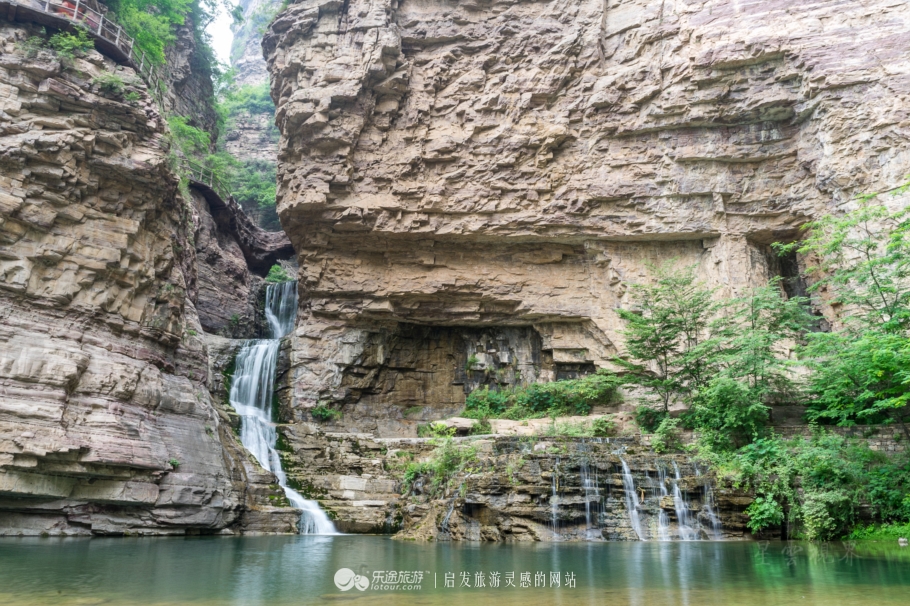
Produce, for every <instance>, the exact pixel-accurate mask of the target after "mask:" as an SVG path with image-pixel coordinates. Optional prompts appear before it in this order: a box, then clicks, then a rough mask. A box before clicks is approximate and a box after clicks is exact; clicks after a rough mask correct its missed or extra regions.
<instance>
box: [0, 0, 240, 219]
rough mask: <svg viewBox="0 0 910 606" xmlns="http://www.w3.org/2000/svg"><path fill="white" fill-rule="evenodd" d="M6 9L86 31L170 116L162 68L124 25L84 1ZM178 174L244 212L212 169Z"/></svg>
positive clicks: (49, 0)
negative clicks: (142, 83)
mask: <svg viewBox="0 0 910 606" xmlns="http://www.w3.org/2000/svg"><path fill="white" fill-rule="evenodd" d="M4 5H6V6H7V11H8V12H7V15H8V17H9V18H10V19H11V20H19V21H23V20H28V21H34V22H36V23H40V24H42V25H50V26H51V27H57V28H61V26H63V27H68V26H71V25H76V26H79V27H83V28H85V29H86V30H87V31H88V32H89V34H91V36H92V37H93V38H94V40H95V47H96V48H97V49H98V50H99V51H101V52H103V53H105V54H106V55H108V56H110V57H111V58H113V59H114V60H115V61H117V62H118V63H122V64H126V65H128V66H129V67H132V68H133V69H135V70H136V73H138V74H139V75H140V76H141V77H142V79H143V80H144V81H145V83H146V84H147V85H148V87H149V92H150V93H151V94H152V96H153V97H154V98H155V101H156V102H157V103H158V107H159V108H160V110H161V115H167V111H166V110H165V105H164V94H165V90H166V89H165V85H164V80H163V79H162V78H160V77H159V70H158V67H157V66H156V65H155V64H154V63H153V62H152V61H151V60H150V59H149V58H148V56H147V55H146V54H145V53H144V52H142V51H141V50H139V49H137V48H136V47H135V44H134V41H133V39H132V38H131V37H130V36H129V35H127V33H126V32H125V31H124V30H123V28H122V27H120V25H118V24H117V23H115V22H113V21H111V20H110V19H108V18H107V17H106V16H104V15H102V14H101V13H99V12H98V11H96V10H94V9H92V8H91V7H89V6H87V5H86V3H85V2H84V1H83V0H0V7H2V6H4ZM0 14H2V13H0ZM178 170H180V171H182V172H183V173H184V174H185V175H186V176H187V178H189V179H190V180H191V181H193V182H195V183H198V184H200V185H205V186H206V187H208V188H209V189H211V190H212V191H213V192H215V193H216V194H217V195H218V196H219V197H220V198H221V199H222V200H223V201H224V202H225V203H226V204H229V205H232V206H234V205H236V207H237V208H238V209H240V205H239V204H237V202H236V201H235V200H234V197H233V196H232V195H231V192H230V190H229V189H228V188H227V186H226V185H225V184H224V183H222V182H221V180H219V179H218V177H217V176H216V175H215V173H214V171H213V170H212V169H210V168H208V167H206V166H203V165H202V164H199V163H198V162H194V161H192V160H189V159H187V158H180V159H179V160H178ZM241 212H243V211H242V210H241Z"/></svg>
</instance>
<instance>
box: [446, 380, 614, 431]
mask: <svg viewBox="0 0 910 606" xmlns="http://www.w3.org/2000/svg"><path fill="white" fill-rule="evenodd" d="M619 382H620V380H619V378H618V377H616V376H615V375H613V374H611V373H609V372H607V371H605V370H599V371H597V372H596V373H595V374H591V375H587V376H585V377H581V378H579V379H570V380H565V381H553V382H551V383H532V384H531V385H528V386H527V387H512V388H504V389H499V390H493V389H490V388H489V387H488V386H484V387H482V388H480V389H475V390H474V391H472V392H471V393H470V394H468V397H467V400H466V402H465V412H464V413H463V414H464V415H465V416H467V417H472V418H478V419H485V418H488V417H490V418H504V419H515V420H518V419H527V418H535V417H538V418H539V417H543V416H559V415H566V414H576V415H586V414H588V413H590V412H591V407H592V406H594V405H596V404H608V403H610V402H611V401H613V399H614V397H615V396H616V388H617V386H618V385H619Z"/></svg>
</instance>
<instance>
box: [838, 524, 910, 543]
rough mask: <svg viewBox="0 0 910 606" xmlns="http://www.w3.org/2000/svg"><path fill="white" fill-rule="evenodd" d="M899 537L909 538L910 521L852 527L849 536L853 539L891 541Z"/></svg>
mask: <svg viewBox="0 0 910 606" xmlns="http://www.w3.org/2000/svg"><path fill="white" fill-rule="evenodd" d="M901 537H903V538H910V523H906V524H872V525H870V526H861V527H859V528H854V529H853V531H852V532H851V533H850V538H851V539H855V540H871V541H888V540H891V541H893V540H896V539H899V538H901Z"/></svg>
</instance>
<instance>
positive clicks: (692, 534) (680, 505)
mask: <svg viewBox="0 0 910 606" xmlns="http://www.w3.org/2000/svg"><path fill="white" fill-rule="evenodd" d="M673 471H674V472H675V474H676V481H675V482H673V507H674V509H676V521H677V524H678V527H679V538H680V539H682V540H683V541H694V540H695V539H697V538H698V531H697V530H695V529H694V528H692V527H691V525H690V524H689V505H688V503H686V500H685V498H683V494H682V491H681V490H680V488H679V482H680V479H681V478H680V475H679V465H677V464H676V461H673Z"/></svg>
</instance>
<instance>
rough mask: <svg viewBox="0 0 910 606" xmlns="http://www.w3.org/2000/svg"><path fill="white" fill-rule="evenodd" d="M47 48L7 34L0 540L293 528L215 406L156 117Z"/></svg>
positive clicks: (3, 60) (0, 252) (0, 235)
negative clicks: (25, 47) (29, 47)
mask: <svg viewBox="0 0 910 606" xmlns="http://www.w3.org/2000/svg"><path fill="white" fill-rule="evenodd" d="M36 34H37V31H36V29H35V28H32V27H30V26H28V25H19V24H16V25H12V24H9V23H7V22H5V21H0V534H123V533H139V534H169V533H176V534H183V533H188V532H189V533H199V532H209V533H211V532H239V531H251V532H270V531H271V532H274V531H290V530H293V529H294V528H296V520H297V517H298V513H297V512H296V511H294V510H291V509H288V508H281V507H278V508H275V507H272V505H273V504H277V505H281V504H283V501H282V498H281V497H280V495H281V492H280V490H278V489H277V486H276V480H275V478H274V476H273V475H272V474H269V473H265V472H262V470H261V469H259V468H258V466H256V465H255V463H254V462H252V461H251V460H250V458H249V455H248V453H246V452H245V450H244V449H243V448H242V447H241V446H239V444H238V441H237V440H236V439H235V437H234V434H233V432H232V430H231V428H230V425H229V423H228V422H226V420H227V415H226V414H225V413H224V411H222V410H220V407H219V405H218V404H217V403H216V402H213V400H212V398H211V396H210V393H209V389H208V386H209V383H210V381H209V368H208V353H207V348H206V345H205V342H204V341H203V338H202V327H201V326H200V323H199V320H198V317H197V314H196V311H195V307H194V301H196V299H197V274H196V257H195V255H196V251H195V247H194V246H193V239H192V235H193V234H192V231H193V227H192V225H193V223H192V221H191V215H192V212H193V211H192V209H191V207H190V201H187V200H183V199H182V198H181V197H180V196H179V195H178V192H177V177H176V175H174V174H173V173H172V172H171V170H170V168H169V165H168V161H167V151H168V150H167V147H166V144H165V141H164V137H163V135H164V133H165V128H164V124H163V122H162V120H161V117H160V116H159V115H158V112H157V111H156V109H155V107H154V105H153V102H152V101H151V100H150V98H149V97H148V96H147V95H146V94H145V88H144V86H143V85H142V84H141V83H139V81H138V80H137V81H136V83H135V84H134V85H131V87H132V89H133V90H135V91H137V92H138V93H140V100H139V101H138V102H137V103H135V104H130V103H126V102H124V101H122V100H120V99H117V98H109V97H105V96H104V95H103V94H102V92H101V91H100V90H99V89H98V87H97V85H95V84H93V82H92V79H93V78H94V77H96V76H98V75H99V74H101V73H103V72H112V71H115V70H117V66H116V65H115V64H114V63H112V62H111V61H110V60H108V59H106V58H104V57H103V56H102V55H100V54H98V53H95V52H92V53H89V54H88V56H86V57H85V58H84V59H75V61H74V62H73V64H72V65H65V64H61V63H60V61H59V60H57V59H56V58H55V57H54V56H53V55H52V54H50V53H47V52H39V53H37V54H36V55H35V56H33V57H28V56H26V55H25V54H23V53H22V52H21V51H20V48H19V47H17V44H18V43H21V42H22V41H23V40H25V39H26V38H27V37H28V36H32V35H36ZM121 75H122V76H124V77H125V78H126V79H129V76H131V75H132V74H131V73H129V72H122V73H121Z"/></svg>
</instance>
